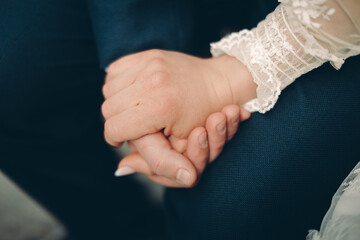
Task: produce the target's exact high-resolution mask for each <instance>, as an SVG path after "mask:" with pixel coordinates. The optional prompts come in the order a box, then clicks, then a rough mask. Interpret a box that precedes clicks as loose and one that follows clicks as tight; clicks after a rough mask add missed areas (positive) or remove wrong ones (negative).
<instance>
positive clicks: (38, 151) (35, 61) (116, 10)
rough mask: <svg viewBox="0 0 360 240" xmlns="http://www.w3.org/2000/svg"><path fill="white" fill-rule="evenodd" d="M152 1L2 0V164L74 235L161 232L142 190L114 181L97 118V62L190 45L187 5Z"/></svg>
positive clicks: (124, 180)
mask: <svg viewBox="0 0 360 240" xmlns="http://www.w3.org/2000/svg"><path fill="white" fill-rule="evenodd" d="M147 3H148V1H140V0H137V1H135V0H132V1H124V0H122V1H117V0H112V1H85V0H81V1H73V0H54V1H44V0H23V1H13V0H1V1H0V114H1V115H0V168H1V169H2V170H3V171H5V172H6V173H7V174H8V175H9V176H10V177H11V178H12V179H13V180H15V181H16V182H17V183H19V184H20V185H21V186H22V187H23V188H24V189H25V190H27V191H28V192H29V193H30V194H31V195H32V196H33V197H35V198H36V199H37V200H39V201H40V202H41V203H43V204H44V205H45V206H46V207H48V208H49V209H50V210H51V211H52V212H53V213H54V214H55V215H56V216H57V217H59V218H60V220H62V221H63V222H64V223H65V224H66V226H67V227H68V229H69V231H70V233H71V234H74V235H75V236H76V237H77V238H78V239H113V237H114V236H115V235H118V234H119V235H122V236H128V234H131V236H132V237H136V236H138V235H148V234H151V232H154V231H150V230H147V229H150V228H152V225H153V224H155V223H156V224H157V226H159V227H160V228H162V229H164V228H163V227H161V226H162V225H161V218H159V217H157V215H159V216H161V213H158V212H156V211H155V209H152V208H151V207H150V206H149V204H148V203H147V202H146V196H145V193H144V191H143V190H142V189H141V188H140V187H139V186H137V185H136V184H135V183H134V182H133V181H132V180H131V179H130V178H122V179H116V178H114V176H113V172H114V170H115V169H116V164H117V161H118V157H116V155H115V154H114V152H113V151H112V149H110V148H109V147H108V146H107V145H106V144H105V142H104V140H103V122H102V118H101V114H100V106H101V103H102V101H103V99H102V96H101V86H102V84H103V80H104V71H103V70H102V69H101V67H102V68H103V67H105V66H106V65H108V64H109V63H110V62H111V61H113V60H114V59H116V58H118V57H121V56H123V55H125V54H129V53H133V52H136V51H139V50H144V49H147V48H155V47H157V48H166V49H177V50H181V49H183V50H186V48H185V45H186V43H187V42H189V36H190V34H189V33H190V32H191V31H192V30H191V28H190V27H189V24H185V23H186V22H188V21H191V19H192V18H191V16H189V17H186V16H187V15H189V13H188V12H187V11H186V9H185V10H184V6H185V5H184V4H182V3H181V1H155V2H154V3H153V5H150V6H148V4H147ZM187 4H189V3H187ZM188 9H189V11H192V8H188ZM180 27H181V28H180ZM183 29H189V33H187V32H185V30H183ZM0 194H1V193H0ZM139 216H141V217H139ZM150 217H151V218H150ZM134 228H136V230H135V229H134ZM152 229H154V228H152ZM158 232H159V235H161V231H158ZM0 238H1V233H0Z"/></svg>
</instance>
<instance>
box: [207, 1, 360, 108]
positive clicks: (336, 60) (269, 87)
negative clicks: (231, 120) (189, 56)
mask: <svg viewBox="0 0 360 240" xmlns="http://www.w3.org/2000/svg"><path fill="white" fill-rule="evenodd" d="M320 1H321V2H322V4H323V3H324V2H326V0H312V1H302V0H297V1H296V0H294V1H290V0H288V1H285V0H284V2H286V3H282V4H280V5H279V6H278V7H277V8H276V10H275V11H274V12H272V13H271V14H269V15H268V16H267V17H266V19H265V20H264V21H262V22H260V23H259V24H258V26H257V27H256V28H254V29H252V30H251V31H249V30H242V31H240V32H238V33H232V34H231V35H229V36H227V37H224V38H223V39H222V40H221V41H219V42H217V43H213V44H211V53H212V54H213V56H214V57H218V56H220V55H222V54H228V55H230V56H233V57H236V58H237V59H238V60H240V61H241V62H242V63H243V64H245V66H247V68H248V69H249V71H250V73H251V74H252V77H253V79H254V81H255V83H256V84H257V85H258V88H257V98H256V99H253V100H251V101H250V102H248V103H246V104H245V108H246V109H248V110H249V111H252V112H253V111H258V112H260V113H265V112H266V111H269V110H270V109H271V108H273V107H274V105H275V103H276V101H277V100H278V97H279V95H280V93H281V90H283V89H284V88H285V87H286V86H288V85H289V84H291V83H292V82H293V81H294V80H295V79H296V78H298V77H299V76H301V75H302V74H304V73H306V72H309V71H311V70H312V69H314V68H317V67H319V66H321V65H322V64H323V63H324V62H327V61H331V62H332V64H333V66H334V67H335V68H337V69H339V68H340V67H341V65H342V64H343V62H344V58H346V57H349V56H352V55H355V54H358V53H359V52H360V49H359V46H358V45H356V44H353V43H349V42H346V41H343V40H341V39H339V38H336V37H334V36H330V35H329V34H328V33H326V32H325V31H323V30H322V29H321V28H320V26H322V25H321V24H323V25H326V24H324V23H322V22H321V21H319V22H321V23H319V22H316V21H311V20H310V19H312V18H313V19H317V18H318V17H319V16H321V17H323V18H329V17H330V16H331V15H333V14H334V12H335V10H334V9H333V8H330V7H328V6H325V5H321V4H320V3H319V2H320ZM294 2H295V3H294ZM301 2H306V3H307V5H306V4H302V5H301V4H300V3H301ZM311 2H317V3H318V5H317V4H315V3H311ZM299 4H300V6H299ZM316 7H317V8H316ZM309 9H310V10H311V11H310V10H309ZM339 11H341V10H339ZM315 13H316V14H315ZM306 14H310V15H311V16H307V15H306ZM351 33H353V32H351ZM355 33H356V32H355ZM357 43H358V42H357Z"/></svg>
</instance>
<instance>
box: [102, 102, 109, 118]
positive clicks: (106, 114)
mask: <svg viewBox="0 0 360 240" xmlns="http://www.w3.org/2000/svg"><path fill="white" fill-rule="evenodd" d="M101 113H102V115H103V117H104V118H105V119H108V118H109V116H110V114H111V104H110V103H109V101H105V102H104V103H103V104H102V105H101Z"/></svg>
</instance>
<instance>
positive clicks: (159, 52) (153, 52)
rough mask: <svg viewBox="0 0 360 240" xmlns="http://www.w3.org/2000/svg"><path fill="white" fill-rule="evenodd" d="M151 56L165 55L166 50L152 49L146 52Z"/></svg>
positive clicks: (159, 56)
mask: <svg viewBox="0 0 360 240" xmlns="http://www.w3.org/2000/svg"><path fill="white" fill-rule="evenodd" d="M145 54H147V55H148V56H149V57H151V58H161V57H163V56H164V51H163V50H160V49H151V50H148V51H146V52H145Z"/></svg>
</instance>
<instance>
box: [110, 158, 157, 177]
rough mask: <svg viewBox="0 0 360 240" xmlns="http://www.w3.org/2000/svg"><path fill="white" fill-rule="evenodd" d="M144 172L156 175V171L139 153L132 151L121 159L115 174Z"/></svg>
mask: <svg viewBox="0 0 360 240" xmlns="http://www.w3.org/2000/svg"><path fill="white" fill-rule="evenodd" d="M135 172H137V173H142V174H145V175H148V176H152V175H154V172H153V171H152V169H151V168H150V166H149V165H148V164H147V163H146V161H145V160H144V159H143V158H142V157H141V155H140V154H139V153H131V154H129V155H127V156H126V157H124V158H123V159H121V161H120V162H119V165H118V169H117V170H116V172H115V176H117V177H122V176H126V175H129V174H132V173H135Z"/></svg>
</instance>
